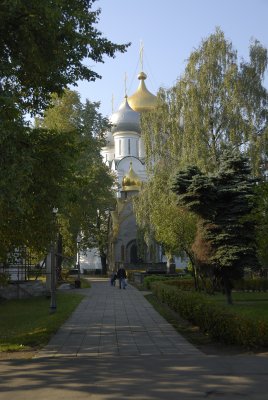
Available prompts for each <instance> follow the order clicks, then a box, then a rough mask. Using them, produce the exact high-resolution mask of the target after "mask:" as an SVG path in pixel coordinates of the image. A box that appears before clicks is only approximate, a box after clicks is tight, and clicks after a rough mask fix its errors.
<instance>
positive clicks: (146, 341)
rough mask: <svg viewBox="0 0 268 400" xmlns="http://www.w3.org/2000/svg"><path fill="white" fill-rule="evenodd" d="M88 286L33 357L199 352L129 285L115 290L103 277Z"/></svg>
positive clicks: (192, 353) (184, 353) (183, 353)
mask: <svg viewBox="0 0 268 400" xmlns="http://www.w3.org/2000/svg"><path fill="white" fill-rule="evenodd" d="M91 285H92V287H91V288H90V289H86V290H85V289H84V290H81V292H83V293H84V294H85V296H86V297H85V299H84V300H83V301H82V302H81V303H80V305H79V306H78V308H77V309H76V310H75V312H74V313H73V314H72V315H71V317H70V318H69V319H68V320H67V321H66V322H65V324H64V325H62V327H61V328H60V329H59V331H58V332H57V334H56V335H55V336H54V337H53V338H52V339H51V341H50V342H49V344H48V345H47V346H46V347H45V348H44V349H43V350H42V351H41V352H39V354H38V355H37V358H40V357H48V356H49V357H50V356H57V357H58V356H66V355H69V356H77V357H80V356H87V357H88V356H98V355H100V356H103V355H118V356H145V355H170V354H173V355H174V354H178V355H179V354H180V355H186V354H187V355H200V354H201V352H200V351H199V350H197V349H196V348H195V347H194V346H192V345H191V344H190V343H189V342H187V341H186V340H185V339H184V338H183V337H182V336H181V335H179V334H178V333H177V332H176V330H175V329H174V328H173V327H172V326H171V325H170V324H169V323H167V322H166V320H165V319H164V318H162V317H161V316H160V315H159V314H158V313H157V312H156V311H155V310H154V308H153V307H152V306H151V304H150V303H149V302H148V301H147V300H146V299H145V298H144V295H143V293H142V292H140V291H138V290H137V289H136V288H134V287H133V286H131V285H128V286H127V289H126V290H123V289H121V290H120V289H119V288H118V287H113V286H111V285H110V284H109V282H108V281H107V280H91Z"/></svg>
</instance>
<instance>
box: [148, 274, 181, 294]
mask: <svg viewBox="0 0 268 400" xmlns="http://www.w3.org/2000/svg"><path fill="white" fill-rule="evenodd" d="M171 279H174V278H170V277H168V276H163V275H150V276H146V277H145V278H144V280H143V286H144V288H146V289H149V290H150V289H151V284H152V283H153V282H157V281H167V280H171Z"/></svg>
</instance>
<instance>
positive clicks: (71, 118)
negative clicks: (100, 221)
mask: <svg viewBox="0 0 268 400" xmlns="http://www.w3.org/2000/svg"><path fill="white" fill-rule="evenodd" d="M53 105H54V107H53V108H52V107H51V108H50V109H48V110H47V111H46V112H45V115H44V118H43V119H39V120H38V121H37V123H36V125H37V127H36V128H34V129H32V128H29V127H24V126H20V127H18V129H17V130H16V131H15V132H13V131H10V132H6V135H3V136H2V137H1V138H0V151H1V154H2V155H3V156H2V157H1V160H0V166H1V168H0V177H1V179H0V189H1V190H0V216H1V221H2V223H1V226H0V239H1V240H0V256H2V257H3V259H5V256H6V253H7V252H8V251H10V249H11V248H13V247H14V246H19V245H27V246H28V247H30V248H31V249H32V250H34V251H36V252H37V253H46V251H47V248H48V245H49V243H50V241H51V240H52V238H54V237H55V234H56V231H57V230H60V233H61V235H62V237H63V239H64V240H63V241H64V253H65V255H68V256H71V255H73V254H74V253H75V252H76V236H77V233H78V232H79V231H80V230H82V231H83V235H84V238H83V243H82V244H81V246H82V247H83V246H85V247H87V246H89V245H90V244H92V237H93V233H95V231H96V223H95V222H96V220H97V210H98V209H99V210H101V212H102V214H103V213H104V210H106V209H107V208H108V207H109V206H110V205H111V204H112V203H113V199H114V195H113V192H112V190H111V186H112V183H113V178H112V177H111V175H110V174H109V172H108V169H107V167H106V166H105V165H104V164H103V163H102V159H101V156H100V148H101V139H98V138H97V137H93V133H94V131H95V130H96V129H97V128H101V127H102V129H104V127H105V126H106V120H105V119H102V118H101V115H100V114H99V113H98V110H97V106H98V105H97V104H96V103H89V102H87V103H86V104H85V105H84V104H82V103H81V101H80V98H79V96H78V94H77V93H76V92H71V91H66V92H65V94H64V95H63V96H62V97H61V98H58V97H57V96H54V97H53ZM87 111H89V112H90V115H91V117H92V119H91V124H90V123H89V117H88V113H87ZM85 119H87V124H88V125H87V124H86V122H85ZM92 131H93V132H92ZM53 207H57V208H58V209H59V215H58V221H57V222H58V225H56V224H55V219H54V217H53V215H52V209H53Z"/></svg>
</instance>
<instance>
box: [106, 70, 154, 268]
mask: <svg viewBox="0 0 268 400" xmlns="http://www.w3.org/2000/svg"><path fill="white" fill-rule="evenodd" d="M138 79H139V80H140V84H139V87H138V89H137V91H136V92H135V93H134V94H133V95H132V96H130V97H127V96H125V99H124V100H123V102H122V104H121V105H120V107H119V109H118V111H117V112H115V113H113V114H112V116H111V117H110V123H111V126H112V127H111V131H109V132H107V133H106V140H107V142H106V146H105V147H103V149H102V157H103V161H104V162H105V163H106V164H107V165H108V166H109V168H110V169H111V171H113V173H114V174H115V175H116V179H117V187H118V189H117V205H116V208H115V210H113V211H112V212H111V219H110V227H109V249H108V257H107V261H108V268H109V270H114V269H117V268H118V266H119V265H120V264H124V266H125V267H126V268H127V269H142V268H143V267H144V265H145V264H150V263H159V261H160V247H159V245H158V244H157V243H153V244H152V246H150V248H146V247H145V251H143V254H142V256H141V254H140V253H139V251H138V239H137V234H138V230H137V224H136V219H135V214H134V213H133V197H134V196H137V195H138V194H139V191H140V189H141V187H142V184H143V182H145V181H146V180H147V174H146V169H145V165H144V158H145V153H144V143H143V137H142V132H141V126H140V113H143V112H147V111H150V110H152V109H154V108H155V107H156V103H157V99H156V96H154V95H153V94H152V93H150V92H149V91H148V90H147V88H146V85H145V82H144V81H145V79H146V74H145V73H144V72H141V73H140V74H139V75H138Z"/></svg>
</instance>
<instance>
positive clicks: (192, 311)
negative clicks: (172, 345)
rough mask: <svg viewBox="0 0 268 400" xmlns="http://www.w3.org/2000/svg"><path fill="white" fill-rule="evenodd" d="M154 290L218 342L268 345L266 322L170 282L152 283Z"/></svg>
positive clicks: (162, 300) (175, 309) (172, 307)
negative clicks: (252, 318)
mask: <svg viewBox="0 0 268 400" xmlns="http://www.w3.org/2000/svg"><path fill="white" fill-rule="evenodd" d="M151 290H152V291H153V293H154V294H155V295H156V296H157V298H158V299H159V300H160V301H161V302H163V303H166V304H167V305H168V306H169V307H170V308H171V309H173V310H174V311H176V312H178V313H179V314H180V315H181V316H182V317H183V318H184V319H187V320H188V321H191V322H192V323H194V324H196V325H197V326H199V327H200V329H201V330H202V331H203V332H205V333H208V334H209V335H210V336H211V337H212V338H214V339H216V340H218V341H221V342H223V343H227V344H236V345H242V346H245V347H247V348H257V347H261V346H268V324H267V323H266V322H264V321H257V322H256V321H254V320H251V319H248V318H246V317H244V316H240V315H238V314H236V313H234V312H232V311H231V309H230V308H227V307H223V306H222V305H219V304H216V303H214V302H213V301H212V299H209V297H208V296H206V295H205V294H202V293H197V292H191V291H183V290H178V288H177V287H174V286H172V285H171V284H170V283H169V282H168V284H166V283H163V282H152V283H151Z"/></svg>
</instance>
